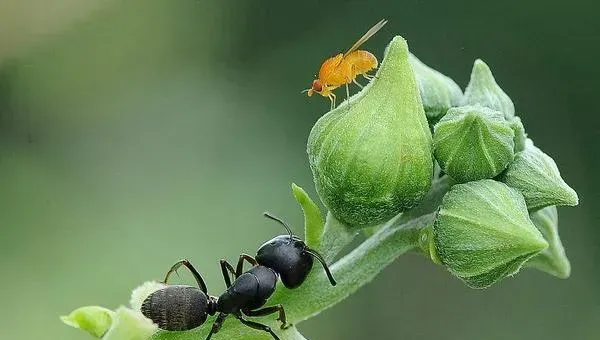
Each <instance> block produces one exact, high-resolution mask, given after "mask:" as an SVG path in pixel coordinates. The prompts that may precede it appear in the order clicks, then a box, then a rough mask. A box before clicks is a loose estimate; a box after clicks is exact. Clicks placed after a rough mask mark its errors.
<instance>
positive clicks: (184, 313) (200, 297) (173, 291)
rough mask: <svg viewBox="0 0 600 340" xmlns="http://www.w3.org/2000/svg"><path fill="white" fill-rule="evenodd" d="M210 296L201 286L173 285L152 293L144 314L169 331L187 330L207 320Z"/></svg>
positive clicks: (143, 310)
mask: <svg viewBox="0 0 600 340" xmlns="http://www.w3.org/2000/svg"><path fill="white" fill-rule="evenodd" d="M208 305H209V302H208V297H207V296H206V294H204V292H202V291H201V290H200V289H199V288H196V287H191V286H184V285H173V286H167V287H165V288H163V289H160V290H157V291H156V292H154V293H152V294H150V295H149V296H148V297H147V298H146V299H145V300H144V302H143V304H142V308H141V311H142V314H144V315H145V316H146V317H147V318H149V319H150V320H152V321H153V322H154V323H156V324H157V325H158V327H159V328H160V329H164V330H167V331H187V330H190V329H193V328H196V327H198V326H200V325H202V324H203V323H204V321H206V317H207V314H208Z"/></svg>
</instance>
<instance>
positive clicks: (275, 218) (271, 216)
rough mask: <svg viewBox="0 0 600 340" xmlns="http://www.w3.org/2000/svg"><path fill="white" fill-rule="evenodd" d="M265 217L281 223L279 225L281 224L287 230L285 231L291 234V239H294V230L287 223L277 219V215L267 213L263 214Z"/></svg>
mask: <svg viewBox="0 0 600 340" xmlns="http://www.w3.org/2000/svg"><path fill="white" fill-rule="evenodd" d="M263 215H265V217H266V218H270V219H272V220H273V221H277V222H279V224H281V225H282V226H283V227H284V228H285V230H287V232H288V233H289V234H290V238H292V237H294V234H292V230H291V229H290V227H289V226H288V225H287V224H286V223H285V222H283V221H282V220H281V219H280V218H279V217H277V216H275V215H271V213H270V212H268V211H265V212H264V213H263Z"/></svg>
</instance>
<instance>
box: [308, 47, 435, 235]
mask: <svg viewBox="0 0 600 340" xmlns="http://www.w3.org/2000/svg"><path fill="white" fill-rule="evenodd" d="M307 151H308V158H309V163H310V167H311V170H312V172H313V177H314V180H315V185H316V189H317V192H318V194H319V196H320V197H321V200H322V201H323V203H324V204H325V206H326V207H327V208H328V209H329V210H330V212H331V213H332V214H333V216H334V217H335V218H336V219H337V220H339V221H340V222H342V223H343V224H345V225H346V226H350V227H366V226H372V225H376V224H379V223H381V222H384V221H386V220H388V219H390V218H391V217H393V216H395V215H397V214H398V213H400V212H402V211H405V210H407V209H408V208H411V207H413V206H415V205H416V204H418V203H419V202H420V200H421V198H422V197H423V196H424V195H425V193H427V190H428V189H429V186H430V185H431V179H432V174H433V157H432V152H431V133H430V131H429V127H428V124H427V119H426V118H425V113H424V111H423V105H422V104H421V97H420V96H419V90H418V88H417V84H416V80H415V77H414V75H413V71H412V69H411V67H410V64H409V62H408V46H407V44H406V41H405V40H404V39H403V38H402V37H396V38H394V39H393V40H392V42H391V43H390V45H389V46H388V48H387V49H386V52H385V56H384V59H383V61H382V63H381V67H380V68H379V71H378V74H377V76H376V78H375V79H374V80H373V81H371V83H370V84H369V85H367V86H365V88H364V89H363V90H362V91H361V92H360V93H358V94H357V95H355V96H353V97H352V98H350V101H349V103H348V102H345V103H344V104H342V105H340V106H339V107H337V108H336V109H334V110H332V111H330V112H329V113H327V114H326V115H324V116H323V117H321V118H320V119H319V120H318V121H317V123H316V124H315V126H314V127H313V129H312V131H311V133H310V136H309V139H308V145H307Z"/></svg>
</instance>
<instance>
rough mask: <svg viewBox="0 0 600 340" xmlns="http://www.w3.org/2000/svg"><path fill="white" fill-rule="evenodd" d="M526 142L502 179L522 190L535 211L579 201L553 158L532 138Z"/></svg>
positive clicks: (530, 208)
mask: <svg viewBox="0 0 600 340" xmlns="http://www.w3.org/2000/svg"><path fill="white" fill-rule="evenodd" d="M525 144H526V145H525V150H523V151H521V152H519V153H517V154H516V155H515V159H514V161H513V162H512V163H511V164H510V165H509V166H508V168H507V169H506V171H505V172H504V174H503V176H502V181H503V182H504V183H506V184H508V185H509V186H511V187H513V188H515V189H517V190H519V191H520V192H521V193H522V194H523V196H524V197H525V202H527V207H528V208H529V210H532V211H533V210H537V209H541V208H543V207H547V206H550V205H577V204H578V203H579V198H578V197H577V193H576V192H575V190H573V189H572V188H571V187H570V186H568V185H567V183H565V181H564V180H563V179H562V178H561V177H560V172H559V171H558V167H557V166H556V163H554V160H553V159H552V158H551V157H550V156H548V155H546V154H545V153H544V152H542V150H540V149H538V148H537V147H535V146H534V145H533V142H531V140H530V139H528V140H527V143H525Z"/></svg>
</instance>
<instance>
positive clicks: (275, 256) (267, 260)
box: [256, 213, 336, 288]
mask: <svg viewBox="0 0 600 340" xmlns="http://www.w3.org/2000/svg"><path fill="white" fill-rule="evenodd" d="M265 217H267V218H270V219H272V220H275V221H277V222H279V223H281V225H282V226H283V227H284V228H285V229H286V230H287V232H288V234H287V235H279V236H277V237H275V238H273V239H271V240H269V241H267V242H265V243H264V244H263V245H262V246H260V248H259V249H258V252H257V254H256V261H257V262H258V263H259V264H260V265H263V266H266V267H269V268H271V269H273V270H274V271H275V272H277V273H278V274H279V276H280V277H281V282H283V284H284V285H285V286H286V287H287V288H297V287H299V286H300V285H301V284H302V282H304V280H305V279H306V277H307V276H308V273H310V270H311V268H312V265H313V258H316V259H317V260H318V261H319V262H321V264H322V265H323V268H325V272H326V273H327V277H328V278H329V281H330V282H331V284H332V285H334V286H335V285H336V282H335V280H334V279H333V276H332V275H331V272H330V271H329V268H328V267H327V264H326V263H325V260H323V258H322V257H321V255H320V254H319V253H317V252H316V251H314V250H312V249H310V248H309V247H308V246H307V245H306V243H305V242H304V241H303V240H302V239H300V238H299V237H297V236H294V235H293V234H292V231H291V230H290V228H289V227H288V226H287V224H285V222H283V221H282V220H280V219H279V218H277V217H275V216H272V215H270V214H268V213H265Z"/></svg>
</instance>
